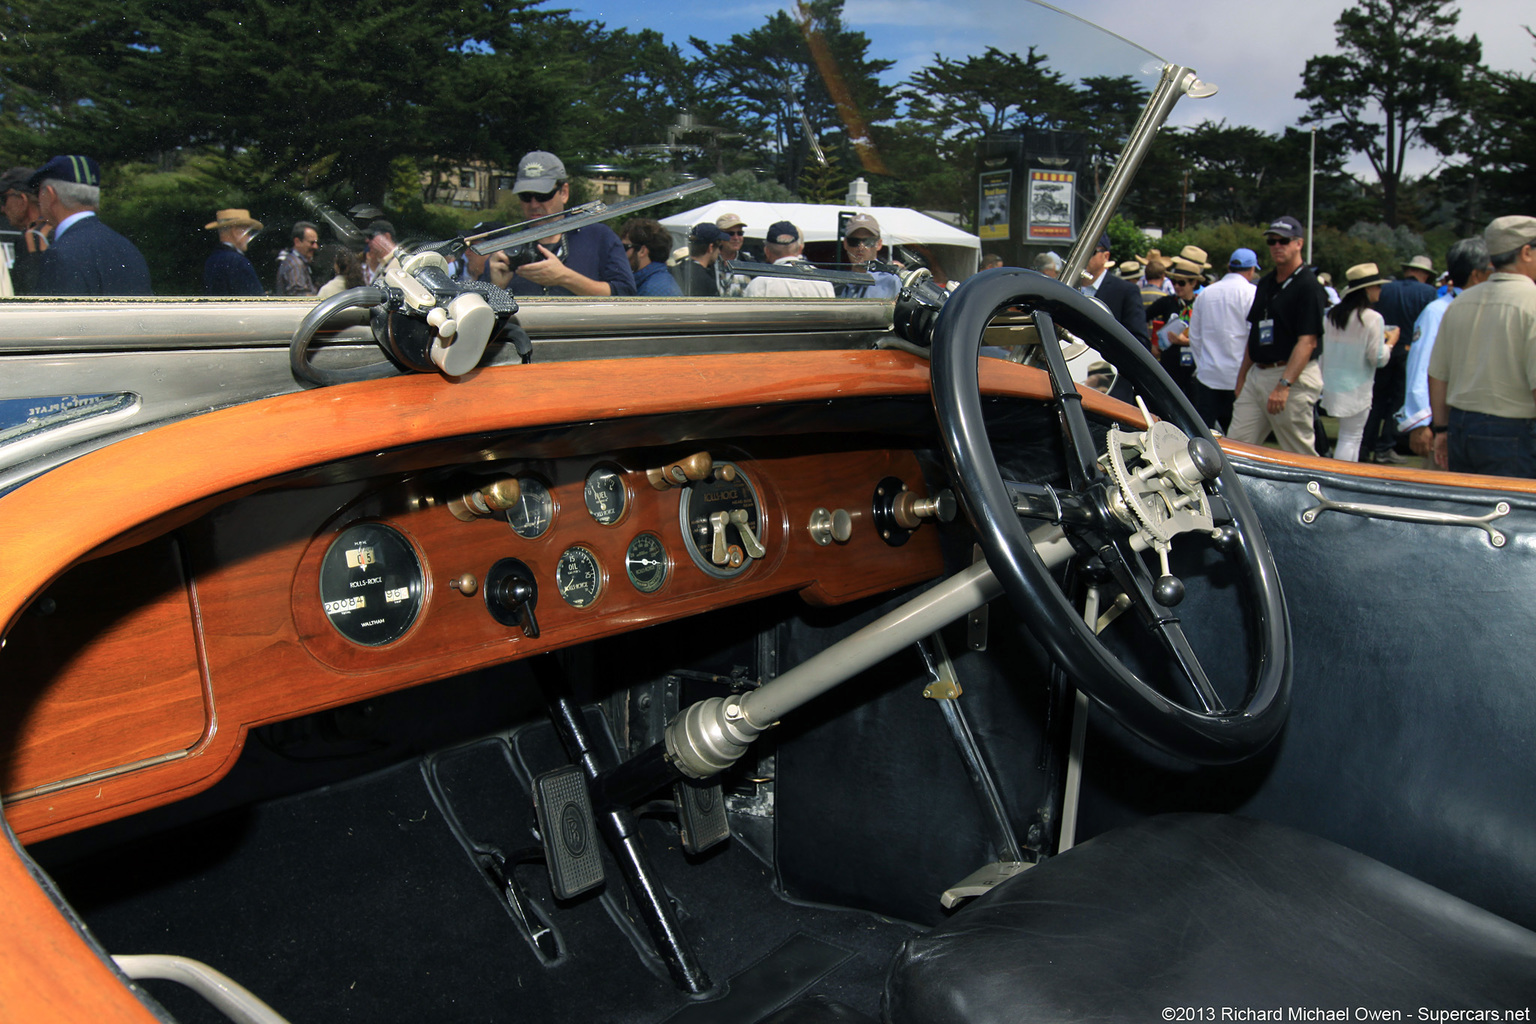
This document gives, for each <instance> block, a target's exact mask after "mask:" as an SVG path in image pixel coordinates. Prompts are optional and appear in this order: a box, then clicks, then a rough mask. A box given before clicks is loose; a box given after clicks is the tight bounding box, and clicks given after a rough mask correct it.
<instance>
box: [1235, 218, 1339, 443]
mask: <svg viewBox="0 0 1536 1024" xmlns="http://www.w3.org/2000/svg"><path fill="white" fill-rule="evenodd" d="M1305 234H1306V232H1305V231H1303V230H1302V227H1301V222H1300V221H1298V220H1297V219H1296V218H1295V217H1280V218H1278V219H1276V220H1275V221H1274V222H1273V223H1271V224H1270V225H1269V227H1268V228H1267V229H1265V232H1264V242H1265V244H1266V245H1268V246H1269V255H1270V258H1271V259H1273V260H1274V263H1275V269H1274V270H1272V271H1270V272H1269V273H1267V274H1265V275H1264V276H1263V277H1261V278H1260V279H1259V283H1258V285H1257V286H1256V287H1255V289H1254V294H1253V305H1252V306H1251V307H1250V308H1249V310H1248V349H1247V351H1246V352H1245V353H1244V355H1243V363H1242V365H1241V366H1240V367H1239V368H1238V371H1237V399H1236V400H1235V401H1234V402H1233V405H1232V424H1231V429H1230V430H1229V431H1228V436H1230V437H1231V438H1232V439H1233V440H1236V441H1247V442H1249V443H1251V444H1262V443H1263V442H1264V439H1265V438H1266V437H1268V436H1269V433H1270V431H1274V434H1275V440H1276V441H1277V442H1278V443H1279V445H1280V447H1281V448H1282V449H1284V450H1285V451H1288V452H1298V453H1300V454H1304V455H1315V454H1317V451H1316V449H1315V448H1314V447H1313V430H1312V410H1313V408H1314V407H1315V406H1316V405H1317V398H1318V396H1319V395H1320V394H1321V393H1322V389H1323V373H1322V370H1321V369H1320V368H1319V367H1318V365H1317V341H1318V338H1320V337H1321V336H1322V333H1323V310H1324V299H1323V288H1322V286H1321V285H1319V284H1318V283H1317V278H1316V277H1315V276H1314V275H1313V273H1312V270H1311V269H1310V268H1309V267H1307V266H1306V265H1305V264H1304V263H1303V262H1302V258H1301V256H1302V247H1303V243H1304V241H1305Z"/></svg>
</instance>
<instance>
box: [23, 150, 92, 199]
mask: <svg viewBox="0 0 1536 1024" xmlns="http://www.w3.org/2000/svg"><path fill="white" fill-rule="evenodd" d="M50 179H52V180H54V181H73V182H76V183H77V184H81V185H100V184H101V165H100V164H98V163H97V162H96V161H95V160H92V159H91V158H90V157H88V156H56V157H54V158H53V159H52V160H49V161H48V162H47V163H45V164H43V166H41V167H39V168H38V169H37V170H36V171H33V172H32V178H31V180H30V181H28V182H27V184H28V186H29V187H30V188H31V189H32V190H33V191H34V192H35V191H37V189H38V187H39V186H40V185H42V183H43V182H45V181H48V180H50Z"/></svg>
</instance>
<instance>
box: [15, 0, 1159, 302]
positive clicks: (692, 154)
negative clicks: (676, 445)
mask: <svg viewBox="0 0 1536 1024" xmlns="http://www.w3.org/2000/svg"><path fill="white" fill-rule="evenodd" d="M300 6H302V5H290V7H285V8H283V9H281V10H280V11H274V10H273V9H271V8H270V6H269V5H263V4H258V3H256V2H255V0H232V2H229V3H221V4H218V5H166V4H164V3H163V2H160V0H114V2H112V3H107V2H106V0H88V2H83V3H81V4H70V5H61V4H57V3H47V2H44V0H19V2H17V3H14V4H11V5H8V12H9V13H11V15H12V17H13V21H14V29H15V30H14V31H12V30H11V28H9V27H8V30H7V33H6V35H5V37H4V38H3V39H0V55H3V57H4V59H3V61H0V96H3V97H4V100H5V102H4V105H3V106H0V148H3V149H4V151H5V152H4V164H3V165H0V166H8V167H10V168H11V170H10V171H7V172H6V176H5V178H4V182H3V184H4V186H5V199H6V204H5V210H6V215H7V223H6V225H4V227H8V228H9V231H7V232H5V233H4V234H3V236H0V240H3V241H4V243H5V245H6V248H7V252H8V256H9V259H8V261H7V262H8V264H9V266H10V267H11V270H12V273H11V277H12V279H13V286H14V287H15V290H16V291H17V293H18V294H34V295H66V294H67V295H81V294H84V295H116V294H123V295H127V294H143V293H146V292H152V293H153V294H157V295H165V296H173V295H215V296H229V297H235V296H256V295H270V296H282V297H290V298H308V299H316V300H318V299H320V298H323V297H326V296H327V295H331V294H336V293H338V292H341V291H345V290H347V289H349V288H353V287H358V286H361V285H366V284H368V283H369V282H371V281H372V279H373V277H374V275H375V274H376V273H377V272H378V270H379V267H380V264H381V261H382V260H384V259H386V258H387V257H388V255H389V253H390V252H391V251H393V249H394V248H395V247H396V246H398V245H403V246H406V247H415V246H419V245H421V244H423V243H429V242H433V241H436V240H441V239H451V238H455V237H460V238H463V237H468V236H473V235H475V234H478V233H482V232H485V231H489V230H494V229H497V228H500V227H504V226H508V225H516V224H520V223H523V222H525V221H529V220H535V219H537V218H540V217H547V216H550V215H552V214H558V213H560V212H562V211H564V210H567V209H570V208H573V207H576V206H580V205H582V204H584V203H589V202H593V201H603V202H606V203H608V204H609V205H613V204H615V203H616V202H618V201H622V200H624V199H626V198H629V197H632V196H635V195H639V194H641V193H645V192H650V191H653V190H655V189H659V188H665V187H667V186H670V185H673V184H675V183H677V182H681V181H687V180H690V179H694V178H702V177H706V176H707V177H709V178H712V179H713V181H714V187H713V188H711V189H709V190H707V191H705V192H702V193H699V194H697V195H693V196H689V197H685V198H682V199H674V200H670V201H668V202H665V203H663V204H661V205H658V206H657V207H655V208H653V209H651V210H648V211H643V212H634V211H631V212H629V213H627V214H626V215H624V216H622V217H616V218H614V219H612V220H610V221H608V222H606V223H602V224H594V225H587V226H583V227H580V228H577V229H575V230H571V231H556V232H552V233H551V234H549V235H545V236H542V237H541V238H539V239H537V240H535V241H533V242H530V243H529V244H528V245H527V246H524V247H520V248H517V249H512V250H508V251H506V252H498V253H495V254H491V255H489V256H487V255H486V254H483V253H479V252H476V251H474V250H473V249H472V248H471V249H470V250H469V251H467V252H464V253H462V254H460V255H456V256H455V258H454V259H453V260H452V261H451V262H450V273H451V275H452V276H454V277H456V278H459V279H461V280H482V281H486V282H490V283H493V284H497V285H501V286H503V287H505V288H507V289H508V290H510V291H512V292H513V293H514V294H516V295H518V296H519V297H520V298H532V297H543V296H549V297H559V296H578V297H600V296H616V297H622V296H640V297H644V298H659V297H667V296H674V295H675V296H686V297H713V296H721V297H759V298H761V297H777V296H786V297H795V296H803V295H817V296H823V297H825V296H826V295H827V294H829V293H830V294H833V295H837V296H843V297H853V298H876V299H889V298H891V297H892V296H893V295H894V293H895V289H896V287H897V284H896V282H897V281H898V279H899V277H898V276H899V275H900V274H901V273H902V272H904V271H906V270H911V269H914V268H917V267H924V268H927V269H928V270H929V271H931V272H932V274H933V276H934V278H935V279H936V280H937V281H938V282H939V283H940V284H941V285H946V286H953V285H954V284H956V283H958V282H959V281H960V280H963V279H964V278H965V277H967V276H969V275H970V274H972V273H974V272H976V270H977V269H978V267H979V266H980V264H981V263H982V261H983V258H984V256H993V257H996V258H999V259H1002V260H1003V261H1004V262H1005V263H1008V264H1012V265H1030V263H1032V262H1033V259H1034V257H1036V256H1038V255H1039V254H1042V253H1045V252H1047V251H1057V252H1060V253H1065V252H1066V251H1067V249H1068V248H1070V245H1071V243H1072V240H1073V239H1074V238H1075V235H1076V232H1077V228H1078V226H1079V225H1081V223H1082V222H1083V220H1084V219H1085V218H1086V215H1087V213H1088V210H1089V208H1090V207H1091V205H1092V203H1093V202H1094V200H1095V199H1096V198H1097V195H1098V192H1099V190H1100V189H1101V188H1102V186H1103V184H1104V181H1105V179H1106V178H1107V176H1108V174H1109V172H1110V170H1112V168H1113V166H1114V163H1115V160H1116V159H1117V155H1118V153H1119V151H1120V149H1121V147H1122V145H1123V144H1124V142H1125V140H1126V138H1127V136H1128V134H1129V132H1130V129H1131V127H1132V125H1133V124H1134V123H1135V120H1136V118H1137V115H1138V114H1139V112H1140V110H1141V108H1142V106H1143V105H1144V103H1145V102H1146V99H1147V96H1148V94H1149V92H1150V90H1151V88H1152V86H1153V85H1154V84H1155V82H1156V80H1157V75H1158V73H1159V72H1160V70H1161V67H1162V63H1163V62H1162V61H1161V60H1160V59H1159V58H1157V57H1156V56H1155V55H1153V54H1150V53H1149V52H1147V51H1145V50H1143V49H1141V48H1139V47H1137V46H1135V45H1134V44H1132V43H1130V42H1128V41H1126V40H1123V39H1120V38H1119V37H1117V36H1114V35H1112V34H1110V33H1106V32H1103V31H1102V30H1100V29H1097V28H1095V27H1093V26H1091V25H1089V24H1088V23H1086V22H1083V21H1081V20H1080V19H1078V18H1076V17H1074V16H1072V15H1069V14H1066V13H1064V12H1061V11H1058V10H1055V9H1053V8H1050V7H1048V6H1046V5H1044V4H1036V3H1026V4H1021V5H1018V6H1017V7H1016V8H1014V9H1012V10H1011V11H1010V15H1009V19H1008V24H1007V25H996V24H986V23H985V21H984V19H985V18H986V17H987V15H986V10H987V9H986V8H983V7H982V6H981V5H980V4H979V3H977V4H968V3H966V2H964V0H961V2H959V3H956V4H953V5H945V6H946V7H951V8H952V10H951V11H949V12H948V14H947V17H948V19H949V20H950V21H951V22H952V23H953V25H957V26H964V25H966V24H968V19H974V20H975V21H976V26H975V28H976V31H975V34H974V35H973V36H972V37H971V38H972V39H973V40H974V45H970V46H969V49H964V48H962V49H955V48H953V47H948V44H947V43H946V46H947V49H946V52H944V53H932V54H930V55H929V56H928V57H927V58H923V59H918V58H914V57H912V56H911V55H909V54H905V53H889V54H882V53H880V52H877V50H876V48H875V46H874V45H873V43H872V42H871V38H870V34H869V32H867V31H866V28H868V29H869V30H870V31H873V30H874V28H875V27H876V26H874V25H873V24H870V25H868V26H864V27H861V25H860V24H859V23H858V22H857V21H856V20H855V19H854V18H853V17H851V16H849V14H848V13H847V12H846V11H845V9H844V5H843V3H842V0H799V2H791V3H788V4H786V5H785V6H784V7H783V8H782V9H779V10H775V11H773V12H772V13H771V14H769V15H767V16H765V18H764V19H763V21H762V23H761V24H759V25H758V26H757V27H755V28H753V29H751V30H750V31H746V32H741V33H737V34H733V35H731V36H729V38H726V39H718V40H706V39H702V38H692V37H688V38H681V37H675V36H674V34H673V31H672V28H671V26H665V27H664V29H663V30H662V31H655V30H642V31H630V30H627V29H624V30H610V29H608V28H607V27H606V26H604V25H603V24H601V23H598V22H591V21H585V20H581V19H579V18H576V17H573V16H572V15H571V14H570V12H567V11H561V10H556V9H545V6H544V5H543V4H540V3H534V4H527V3H524V2H522V0H488V2H487V3H485V4H482V5H475V7H474V8H473V9H470V10H458V9H454V10H444V9H442V5H433V4H428V3H426V2H425V0H402V2H401V3H398V4H395V5H392V7H391V14H390V15H389V18H388V19H387V24H386V23H385V22H382V21H381V22H378V23H372V22H368V23H359V24H348V25H337V24H336V22H335V19H334V18H333V17H331V16H330V14H329V13H328V12H325V11H321V10H311V9H308V8H305V9H291V8H294V7H300ZM931 13H932V12H931V11H930V12H928V14H931ZM914 16H927V14H924V15H914ZM691 27H692V26H691ZM213 40H217V45H216V46H215V44H214V43H213V42H212V41H213ZM211 47H212V48H213V49H210V48H211ZM213 50H216V51H217V52H216V53H214V52H213ZM487 96H495V97H497V100H496V101H495V102H486V101H485V99H484V98H485V97H487ZM140 260H142V273H141V270H140V268H139V261H140ZM761 267H767V268H773V267H778V268H782V270H783V272H773V271H765V270H760V269H759V268H761ZM812 268H821V269H823V270H829V271H837V272H841V275H842V276H841V278H839V279H837V280H817V279H816V275H815V274H814V273H812V272H811V271H812ZM850 275H853V276H850ZM145 276H147V282H145V281H144V280H143V278H144V277H145Z"/></svg>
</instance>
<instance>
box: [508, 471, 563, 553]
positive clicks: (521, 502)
mask: <svg viewBox="0 0 1536 1024" xmlns="http://www.w3.org/2000/svg"><path fill="white" fill-rule="evenodd" d="M517 483H518V487H519V489H520V493H519V495H518V498H517V504H515V505H513V506H512V507H511V508H509V509H507V523H508V525H510V526H511V527H512V532H513V533H515V534H517V535H518V536H519V537H526V538H527V539H529V540H533V539H534V538H535V537H542V536H543V535H544V531H545V530H547V529H549V524H550V521H551V520H553V519H554V517H555V499H554V498H552V497H551V496H550V493H549V488H548V487H545V486H544V483H543V481H541V480H537V479H535V478H534V477H531V476H520V477H518V478H517Z"/></svg>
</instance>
